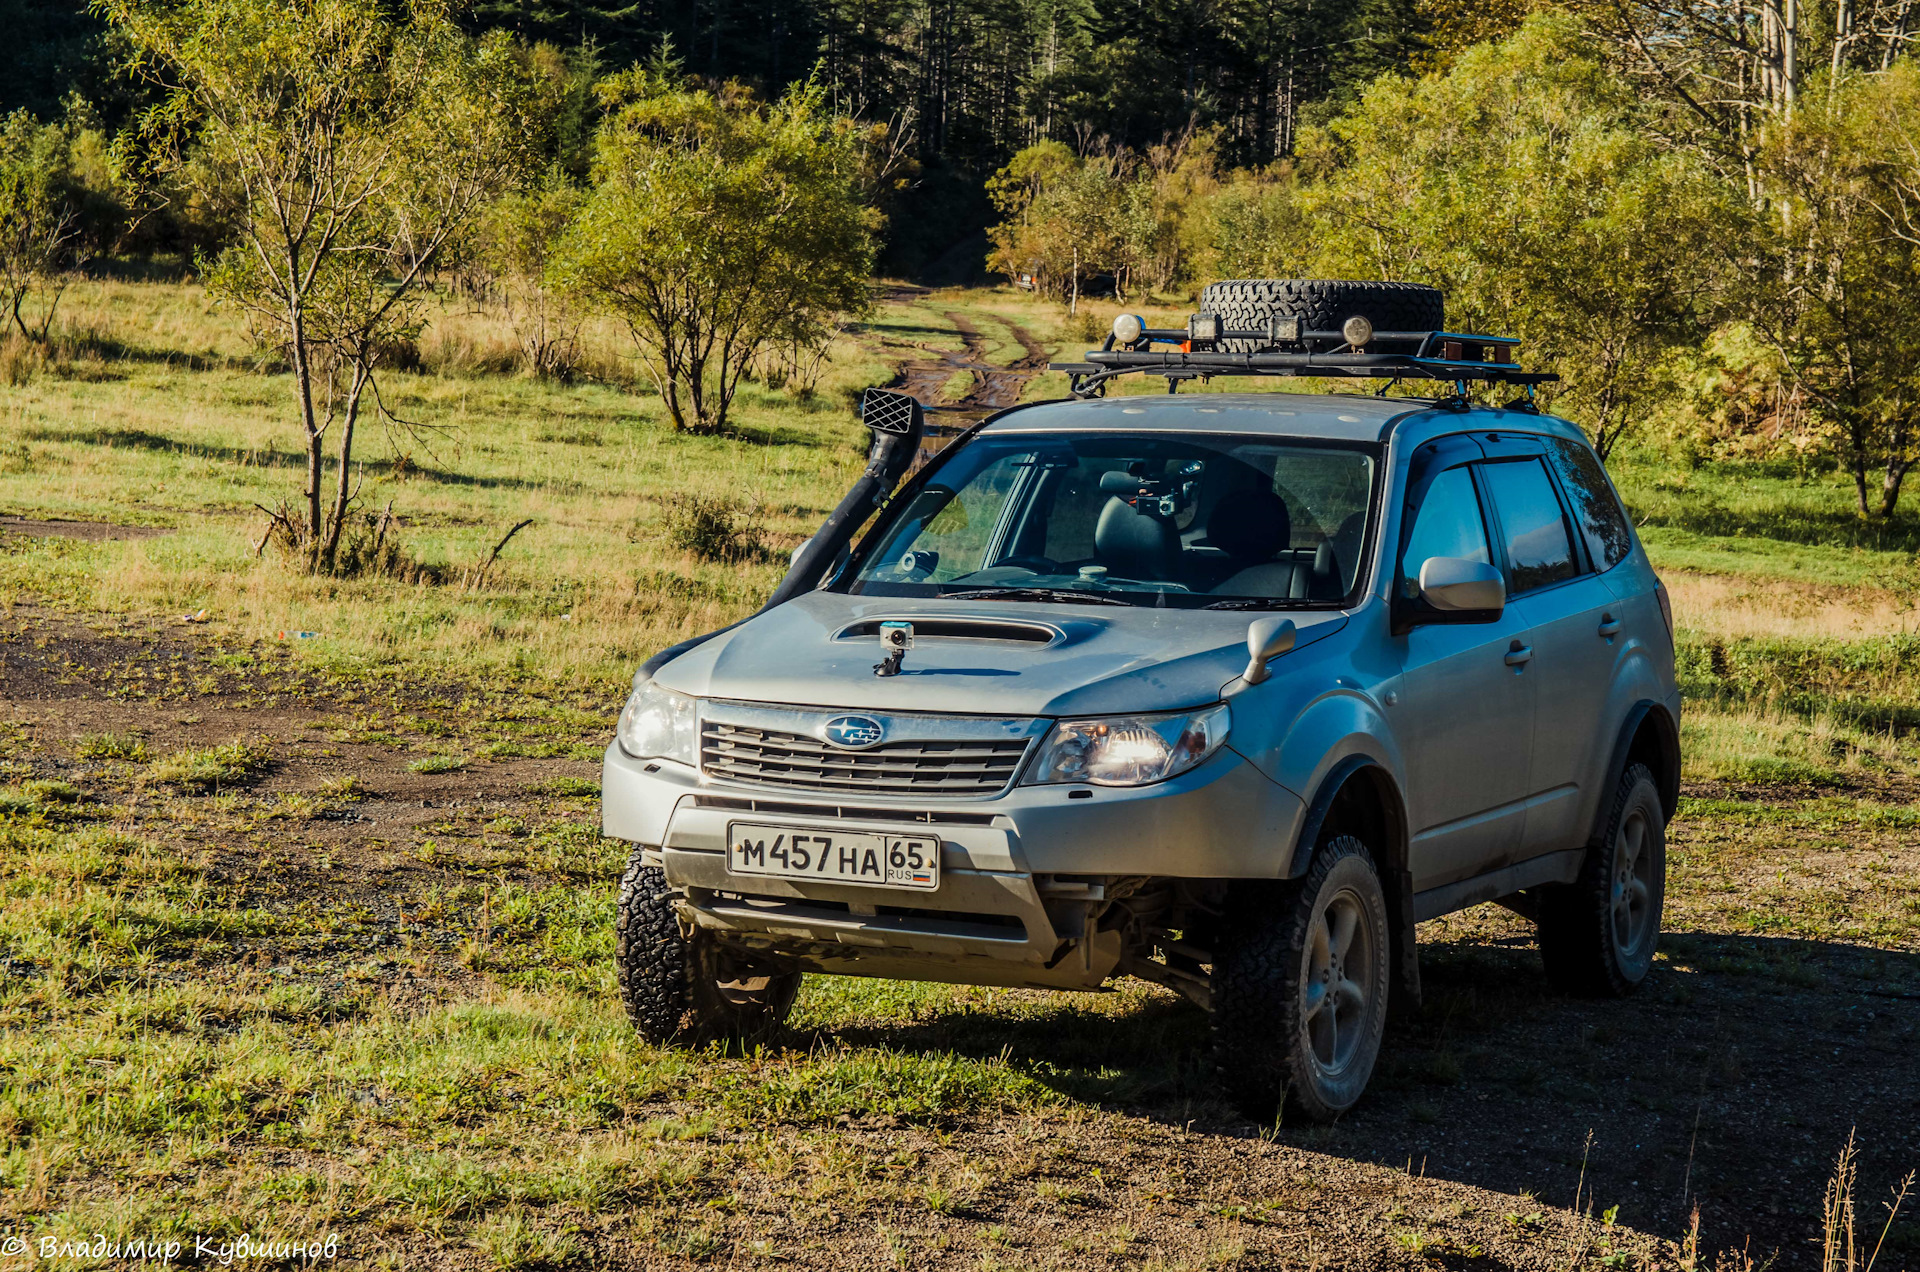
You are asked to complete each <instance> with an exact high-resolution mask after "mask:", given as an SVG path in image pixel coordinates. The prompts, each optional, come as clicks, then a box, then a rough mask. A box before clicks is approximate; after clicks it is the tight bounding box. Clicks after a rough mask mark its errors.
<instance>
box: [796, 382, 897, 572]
mask: <svg viewBox="0 0 1920 1272" xmlns="http://www.w3.org/2000/svg"><path fill="white" fill-rule="evenodd" d="M860 418H861V419H863V420H865V421H866V425H867V429H868V431H869V432H870V433H872V435H873V440H872V441H871V442H870V443H869V444H868V446H867V467H866V471H864V472H862V473H861V474H860V479H859V480H858V481H856V482H854V483H853V489H851V490H849V491H848V492H847V497H846V498H845V499H842V500H841V501H840V506H839V507H837V508H835V509H834V510H833V511H832V512H831V513H829V514H828V515H827V519H826V521H825V522H823V523H822V524H821V526H820V529H819V530H818V531H817V532H816V533H815V534H814V536H813V538H811V539H809V540H807V541H806V543H804V544H802V545H801V547H800V551H799V552H797V553H795V554H794V558H793V566H792V568H791V569H789V570H788V571H787V576H786V577H785V578H783V579H781V580H780V586H779V587H776V588H774V589H773V595H772V596H770V597H768V598H767V603H766V605H765V606H764V608H765V609H772V608H773V607H774V606H776V605H779V604H781V603H782V602H785V601H790V600H792V599H793V598H794V597H796V596H799V595H800V594H801V593H803V592H811V591H812V590H813V589H814V588H816V587H818V586H819V585H820V580H821V579H822V578H824V577H825V576H826V573H827V571H828V570H829V569H830V568H831V567H832V566H833V564H834V563H835V562H836V561H838V560H839V559H840V553H841V550H842V549H844V548H845V547H846V546H847V544H849V543H850V542H852V541H853V536H854V535H855V534H857V533H858V532H859V530H860V527H861V526H863V525H865V524H866V521H867V518H868V517H870V516H872V515H873V511H874V509H876V508H878V507H879V506H880V505H881V503H882V502H884V501H885V499H886V497H887V496H888V495H889V494H891V493H892V492H893V488H894V487H895V486H897V485H899V484H900V478H901V477H902V476H904V475H905V474H906V471H907V468H908V466H909V465H911V464H912V463H913V457H914V456H915V455H918V454H919V453H920V437H921V434H922V433H924V432H925V431H926V422H927V421H926V413H925V412H924V411H923V410H922V409H921V406H920V403H919V401H918V399H916V398H914V397H913V396H912V395H911V394H907V393H896V392H894V391H893V390H891V389H868V390H867V391H866V393H864V394H863V395H861V398H860Z"/></svg>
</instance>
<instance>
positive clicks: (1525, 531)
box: [1481, 459, 1578, 596]
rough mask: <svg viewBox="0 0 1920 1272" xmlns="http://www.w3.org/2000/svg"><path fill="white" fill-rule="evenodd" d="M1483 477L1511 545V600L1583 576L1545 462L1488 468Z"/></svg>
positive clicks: (1505, 535)
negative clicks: (1574, 555) (1536, 589)
mask: <svg viewBox="0 0 1920 1272" xmlns="http://www.w3.org/2000/svg"><path fill="white" fill-rule="evenodd" d="M1481 473H1482V475H1483V476H1484V477H1485V478H1486V479H1487V487H1488V489H1489V490H1490V491H1491V492H1492V494H1493V506H1494V509H1495V513H1494V515H1495V516H1497V517H1499V518H1500V533H1501V535H1502V536H1503V537H1504V538H1505V539H1506V541H1507V595H1509V596H1519V595H1521V594H1522V593H1523V592H1531V591H1533V590H1534V589H1535V588H1541V587H1546V586H1547V585H1549V584H1552V583H1559V582H1562V581H1564V580H1566V579H1570V578H1572V577H1573V576H1574V575H1575V574H1576V573H1578V568H1577V567H1576V566H1575V565H1574V562H1573V540H1572V539H1570V538H1568V536H1567V519H1566V516H1565V514H1563V513H1562V512H1561V511H1560V500H1559V499H1558V498H1556V497H1555V496H1554V493H1553V483H1552V482H1551V481H1549V480H1548V479H1547V470H1546V469H1545V468H1544V467H1542V466H1541V464H1540V461H1539V460H1537V459H1525V460H1520V461H1518V462H1511V463H1504V464H1487V465H1485V466H1484V467H1483V468H1482V469H1481Z"/></svg>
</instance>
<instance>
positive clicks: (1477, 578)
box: [1420, 557, 1507, 623]
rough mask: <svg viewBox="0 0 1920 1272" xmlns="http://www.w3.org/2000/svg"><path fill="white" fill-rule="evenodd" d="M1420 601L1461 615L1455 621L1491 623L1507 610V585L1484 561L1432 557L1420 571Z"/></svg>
mask: <svg viewBox="0 0 1920 1272" xmlns="http://www.w3.org/2000/svg"><path fill="white" fill-rule="evenodd" d="M1420 599H1421V600H1423V601H1425V602H1426V603H1427V604H1429V605H1431V606H1433V608H1435V609H1437V610H1440V611H1442V612H1443V613H1448V614H1458V615H1460V616H1461V617H1460V618H1459V619H1457V620H1455V621H1458V622H1480V623H1491V622H1493V621H1494V620H1495V619H1497V618H1499V617H1500V614H1501V611H1503V610H1504V609H1506V607H1507V585H1506V583H1505V581H1504V580H1502V579H1501V577H1500V571H1498V570H1496V569H1494V568H1493V567H1492V566H1491V565H1488V564H1486V563H1485V562H1483V561H1469V560H1467V559H1465V558H1464V557H1428V558H1427V560H1426V562H1425V563H1424V564H1423V565H1421V567H1420ZM1468 615H1472V617H1467V616H1468Z"/></svg>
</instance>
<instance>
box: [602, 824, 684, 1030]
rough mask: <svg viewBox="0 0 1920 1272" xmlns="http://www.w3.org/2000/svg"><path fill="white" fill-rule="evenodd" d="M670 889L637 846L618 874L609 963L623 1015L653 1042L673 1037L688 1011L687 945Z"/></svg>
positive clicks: (665, 878)
mask: <svg viewBox="0 0 1920 1272" xmlns="http://www.w3.org/2000/svg"><path fill="white" fill-rule="evenodd" d="M668 892H669V889H668V887H667V875H666V872H665V871H664V870H662V869H661V868H660V867H658V866H649V865H647V864H645V863H644V862H643V861H642V859H641V853H640V850H639V849H637V848H636V849H635V850H634V853H633V859H632V861H631V862H629V863H628V865H627V872H626V874H624V875H622V876H621V878H620V899H619V903H618V905H617V907H616V908H615V911H614V919H613V963H614V968H615V971H616V974H617V975H618V977H619V981H620V1001H621V1003H622V1004H623V1005H624V1006H625V1007H626V1009H627V1016H628V1017H629V1018H630V1019H631V1020H632V1021H633V1026H634V1028H635V1029H637V1030H639V1031H640V1036H641V1037H642V1038H645V1039H646V1040H647V1041H648V1042H651V1043H665V1042H671V1041H673V1040H674V1038H676V1037H677V1036H678V1035H679V1034H680V1031H681V1028H682V1026H683V1025H684V1024H685V1023H686V1015H687V1005H688V1004H687V954H688V951H687V943H686V941H685V940H683V939H682V938H681V935H680V920H679V918H678V917H677V916H676V915H675V914H674V912H673V907H672V906H671V905H669V904H668V903H667V895H668Z"/></svg>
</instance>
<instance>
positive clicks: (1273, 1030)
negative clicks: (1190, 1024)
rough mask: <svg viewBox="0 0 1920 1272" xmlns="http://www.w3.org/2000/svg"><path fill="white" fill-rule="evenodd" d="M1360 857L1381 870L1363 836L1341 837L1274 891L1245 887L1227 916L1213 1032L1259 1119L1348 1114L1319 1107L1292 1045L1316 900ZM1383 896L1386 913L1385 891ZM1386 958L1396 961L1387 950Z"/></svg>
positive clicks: (1218, 1051)
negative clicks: (1349, 860) (1332, 877)
mask: <svg viewBox="0 0 1920 1272" xmlns="http://www.w3.org/2000/svg"><path fill="white" fill-rule="evenodd" d="M1350 856H1357V857H1359V858H1360V859H1361V860H1363V861H1365V862H1366V864H1367V868H1368V869H1369V870H1371V871H1373V872H1374V876H1375V882H1376V885H1377V884H1378V879H1379V870H1378V867H1377V866H1376V865H1375V864H1374V860H1373V854H1372V852H1371V851H1370V850H1369V849H1368V848H1367V846H1366V845H1365V844H1364V843H1362V842H1361V841H1360V840H1359V839H1357V838H1355V837H1353V836H1351V835H1341V836H1339V837H1337V838H1335V839H1332V840H1329V841H1328V842H1326V843H1325V844H1322V845H1321V847H1320V849H1319V850H1318V851H1317V852H1315V853H1314V857H1313V863H1312V864H1311V865H1310V866H1309V867H1308V868H1307V873H1306V874H1304V875H1302V876H1301V877H1300V878H1298V879H1293V880H1288V881H1285V882H1281V883H1277V884H1274V885H1271V886H1270V887H1268V888H1254V887H1250V888H1245V889H1241V890H1239V891H1238V892H1237V893H1236V894H1235V896H1236V900H1238V902H1239V904H1238V905H1235V906H1233V908H1232V909H1230V910H1229V912H1228V915H1227V922H1226V924H1225V925H1224V928H1223V931H1222V934H1221V935H1222V941H1221V944H1222V946H1223V949H1221V950H1219V951H1216V961H1215V963H1214V969H1213V984H1212V990H1213V1011H1212V1013H1211V1014H1212V1020H1211V1025H1212V1034H1213V1051H1214V1062H1215V1066H1216V1071H1217V1073H1218V1075H1219V1078H1220V1081H1221V1084H1222V1085H1223V1086H1224V1087H1225V1088H1226V1089H1227V1092H1228V1094H1229V1095H1230V1096H1231V1098H1232V1099H1233V1101H1234V1103H1235V1104H1236V1105H1237V1106H1238V1107H1239V1108H1240V1109H1241V1111H1242V1112H1244V1113H1246V1114H1247V1115H1248V1116H1249V1117H1252V1118H1254V1119H1256V1120H1259V1121H1265V1120H1267V1119H1268V1118H1270V1117H1271V1116H1272V1115H1273V1114H1274V1113H1275V1112H1276V1111H1278V1109H1279V1106H1280V1103H1281V1100H1282V1098H1284V1099H1285V1101H1286V1105H1287V1109H1288V1110H1289V1111H1291V1112H1293V1113H1296V1114H1298V1115H1300V1116H1302V1117H1305V1118H1307V1119H1308V1120H1310V1121H1315V1122H1330V1121H1333V1120H1334V1119H1335V1118H1337V1117H1338V1116H1340V1114H1341V1113H1343V1112H1345V1110H1344V1109H1331V1108H1328V1107H1326V1106H1325V1105H1323V1104H1322V1103H1320V1101H1318V1100H1317V1099H1316V1098H1315V1097H1314V1095H1313V1093H1312V1092H1311V1091H1310V1090H1309V1089H1308V1088H1307V1084H1306V1083H1304V1082H1302V1081H1301V1080H1300V1079H1299V1077H1298V1075H1296V1074H1295V1073H1294V1072H1293V1069H1292V1067H1291V1059H1292V1055H1293V1050H1294V1048H1293V1045H1292V1040H1294V1039H1296V1038H1298V1037H1299V1034H1300V995H1299V992H1298V988H1297V986H1296V984H1295V979H1294V978H1295V977H1296V976H1297V975H1298V974H1299V968H1300V963H1301V957H1302V955H1303V954H1304V952H1305V945H1306V940H1307V935H1308V921H1309V919H1310V918H1311V917H1312V912H1313V898H1314V897H1316V896H1318V895H1319V893H1320V889H1321V888H1322V887H1323V886H1324V885H1325V884H1326V881H1327V876H1328V875H1329V874H1331V873H1332V872H1333V868H1334V866H1335V865H1336V864H1338V863H1339V862H1340V861H1341V860H1342V859H1344V858H1346V857H1350ZM1381 896H1382V906H1383V908H1384V904H1385V903H1384V898H1385V893H1384V892H1383V893H1382V894H1381ZM1380 957H1381V958H1387V957H1389V952H1388V951H1387V950H1384V949H1383V950H1382V951H1380Z"/></svg>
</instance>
